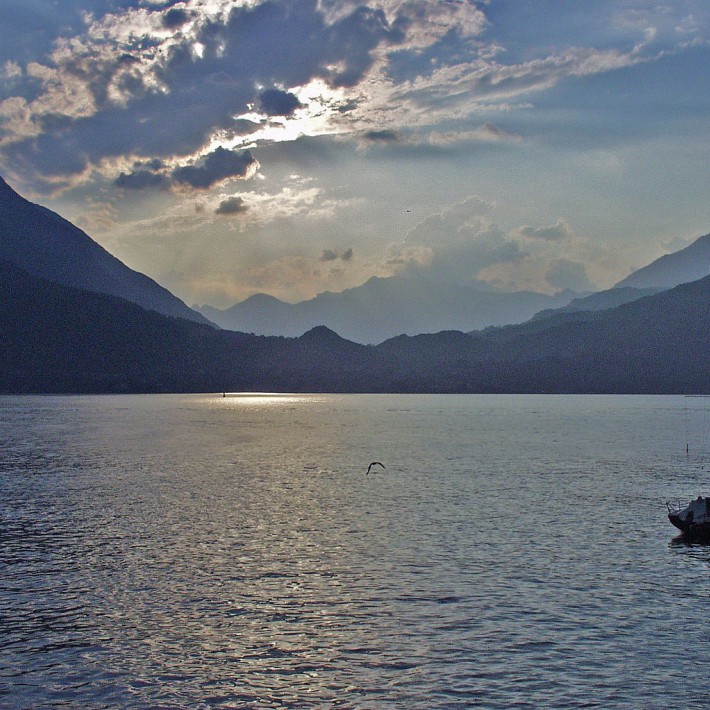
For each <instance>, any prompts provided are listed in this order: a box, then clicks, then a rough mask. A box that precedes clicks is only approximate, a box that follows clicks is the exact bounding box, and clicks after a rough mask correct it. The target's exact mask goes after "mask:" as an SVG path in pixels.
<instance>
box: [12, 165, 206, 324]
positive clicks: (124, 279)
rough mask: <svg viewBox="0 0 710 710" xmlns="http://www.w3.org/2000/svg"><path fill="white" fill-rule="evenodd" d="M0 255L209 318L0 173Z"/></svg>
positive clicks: (41, 271) (168, 310) (45, 273)
mask: <svg viewBox="0 0 710 710" xmlns="http://www.w3.org/2000/svg"><path fill="white" fill-rule="evenodd" d="M0 259H5V260H6V261H9V262H11V263H13V264H16V265H17V266H19V267H20V268H22V269H25V270H26V271H28V272H29V273H30V274H34V275H35V276H40V277H42V278H45V279H49V280H50V281H56V282H57V283H61V284H64V285H66V286H75V287H77V288H82V289H88V290H90V291H97V292H99V293H107V294H112V295H114V296H120V297H121V298H125V299H128V300H129V301H133V302H134V303H137V304H138V305H140V306H143V307H144V308H147V309H150V310H154V311H157V312H158V313H162V314H164V315H168V316H175V317H179V318H187V319H188V320H194V321H197V322H200V323H207V322H208V321H207V320H206V319H205V317H204V316H203V315H201V314H199V313H197V312H195V311H193V310H192V309H191V308H188V307H187V306H186V305H185V304H184V303H183V302H182V301H181V300H180V299H179V298H177V297H176V296H174V295H173V294H172V293H170V291H168V290H167V289H165V288H163V287H162V286H160V285H159V284H157V283H156V282H155V281H153V280H152V279H151V278H149V277H148V276H146V275H145V274H141V273H139V272H137V271H134V270H133V269H130V268H129V267H127V266H126V265H125V264H124V263H122V262H121V261H119V260H118V259H117V258H116V257H115V256H112V255H111V254H109V252H107V251H106V250H105V249H104V248H103V247H102V246H100V245H99V244H97V243H96V242H95V241H93V239H91V237H89V236H88V235H87V234H86V233H85V232H83V231H82V230H81V229H79V228H78V227H75V226H74V225H73V224H72V223H71V222H69V221H67V220H66V219H64V218H63V217H60V216H59V215H58V214H56V213H55V212H52V211H51V210H48V209H46V208H45V207H41V206H40V205H36V204H33V203H32V202H29V201H28V200H26V199H25V198H23V197H21V196H20V195H18V194H17V193H16V192H15V191H14V190H13V189H12V188H11V187H10V186H9V185H8V184H7V183H6V182H5V181H4V180H3V179H2V178H1V177H0Z"/></svg>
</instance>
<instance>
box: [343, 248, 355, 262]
mask: <svg viewBox="0 0 710 710" xmlns="http://www.w3.org/2000/svg"><path fill="white" fill-rule="evenodd" d="M340 258H341V259H342V260H343V261H350V260H351V259H352V258H353V250H352V249H346V250H345V251H344V252H343V255H342V256H341V257H340Z"/></svg>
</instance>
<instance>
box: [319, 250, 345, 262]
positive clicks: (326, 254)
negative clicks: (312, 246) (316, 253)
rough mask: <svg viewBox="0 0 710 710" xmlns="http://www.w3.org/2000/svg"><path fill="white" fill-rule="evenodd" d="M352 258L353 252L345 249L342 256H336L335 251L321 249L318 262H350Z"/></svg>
mask: <svg viewBox="0 0 710 710" xmlns="http://www.w3.org/2000/svg"><path fill="white" fill-rule="evenodd" d="M352 258H353V250H352V249H346V250H345V251H344V252H343V253H342V254H338V252H337V251H336V250H335V249H323V251H322V252H321V255H320V258H319V259H318V261H337V260H338V259H340V260H341V261H351V260H352Z"/></svg>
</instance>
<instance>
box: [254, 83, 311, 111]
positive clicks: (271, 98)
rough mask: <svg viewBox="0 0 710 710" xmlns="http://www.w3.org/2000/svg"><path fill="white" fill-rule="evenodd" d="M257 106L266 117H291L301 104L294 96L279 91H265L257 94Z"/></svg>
mask: <svg viewBox="0 0 710 710" xmlns="http://www.w3.org/2000/svg"><path fill="white" fill-rule="evenodd" d="M259 104H260V105H261V109H262V111H263V112H264V113H265V114H266V115H267V116H291V115H292V114H293V112H294V111H296V109H299V108H303V104H302V103H301V102H300V101H299V100H298V97H297V96H296V95H295V94H292V93H290V92H288V91H281V90H280V89H267V90H266V91H262V92H261V93H260V94H259Z"/></svg>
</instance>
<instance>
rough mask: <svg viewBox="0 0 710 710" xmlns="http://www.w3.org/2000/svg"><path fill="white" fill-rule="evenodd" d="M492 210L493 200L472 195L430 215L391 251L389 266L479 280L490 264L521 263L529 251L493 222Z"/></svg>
mask: <svg viewBox="0 0 710 710" xmlns="http://www.w3.org/2000/svg"><path fill="white" fill-rule="evenodd" d="M492 209H493V205H492V204H491V203H489V202H486V201H484V200H481V199H480V198H479V197H470V198H468V199H467V200H464V201H463V202H460V203H458V204H454V205H451V206H449V207H448V208H446V209H445V210H443V211H442V212H440V213H437V214H432V215H429V216H428V217H426V218H425V219H424V220H422V221H421V222H420V223H419V224H417V225H416V226H415V227H414V228H413V229H412V230H411V231H410V232H409V233H408V234H407V237H406V239H405V242H404V244H402V245H398V246H397V248H396V249H395V250H394V251H393V252H392V253H390V254H388V256H387V260H386V263H387V265H388V266H391V265H396V266H398V268H400V270H401V269H402V268H407V269H409V268H417V269H420V270H422V269H423V271H424V272H425V274H426V275H427V276H428V277H430V278H440V279H446V280H449V281H455V282H459V283H476V282H477V280H478V278H479V273H480V272H481V271H483V270H484V269H486V268H487V267H490V266H492V265H496V264H508V263H518V262H520V261H521V260H523V259H524V258H525V257H526V256H527V253H526V252H525V251H524V250H523V249H521V247H520V245H519V244H518V243H517V242H515V241H513V240H511V239H508V238H507V237H506V235H505V234H504V233H503V232H502V231H501V230H500V228H499V227H497V226H496V225H495V224H494V223H493V222H491V220H490V218H489V214H490V212H491V210H492ZM412 250H414V251H412ZM393 254H394V257H395V258H394V259H393Z"/></svg>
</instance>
